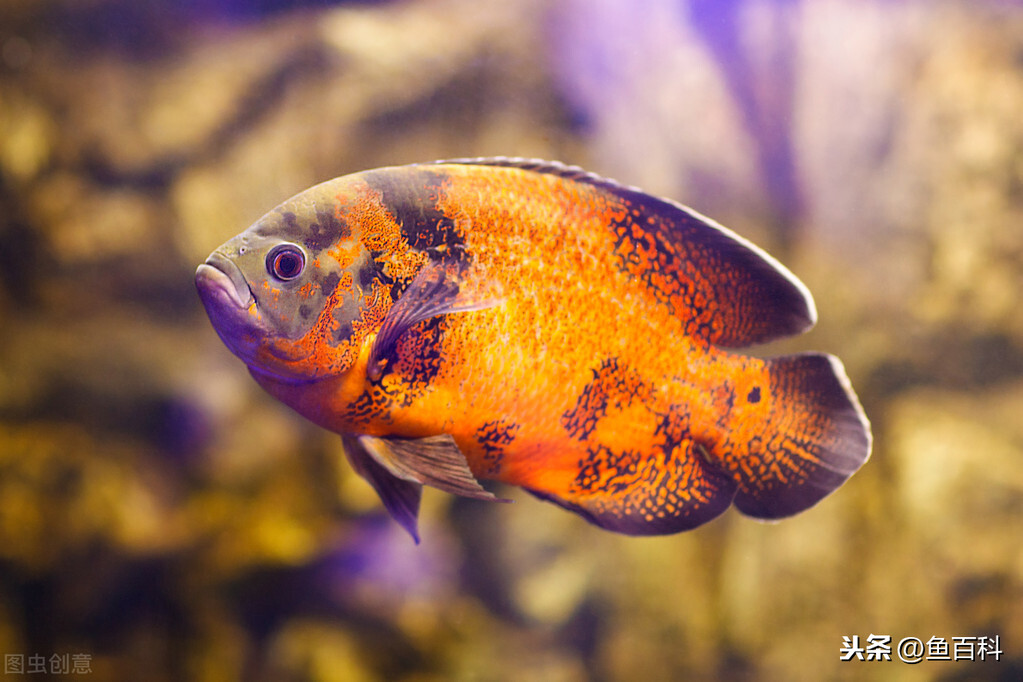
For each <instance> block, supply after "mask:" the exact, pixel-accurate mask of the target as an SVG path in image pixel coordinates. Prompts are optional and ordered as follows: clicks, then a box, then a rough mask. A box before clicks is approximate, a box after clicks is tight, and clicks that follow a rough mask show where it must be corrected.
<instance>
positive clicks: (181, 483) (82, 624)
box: [0, 0, 1023, 682]
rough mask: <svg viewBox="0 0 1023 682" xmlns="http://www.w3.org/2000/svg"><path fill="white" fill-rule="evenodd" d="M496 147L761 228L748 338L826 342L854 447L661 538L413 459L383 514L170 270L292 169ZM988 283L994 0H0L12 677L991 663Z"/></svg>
mask: <svg viewBox="0 0 1023 682" xmlns="http://www.w3.org/2000/svg"><path fill="white" fill-rule="evenodd" d="M495 155H504V156H526V157H540V158H547V159H557V160H561V161H565V162H568V163H572V164H578V165H581V166H583V167H584V168H586V169H588V170H592V171H595V172H598V173H600V174H602V175H606V176H609V177H612V178H615V179H617V180H620V181H622V182H624V183H627V184H630V185H637V186H640V187H643V188H644V189H645V190H647V191H649V192H651V193H654V194H658V195H662V196H668V197H671V198H673V199H676V200H678V201H681V202H682V203H685V204H687V205H690V206H692V207H693V208H695V209H696V210H698V211H700V212H702V213H705V214H707V215H709V216H712V217H713V218H715V219H717V220H719V221H720V222H722V223H723V224H725V225H727V226H729V227H730V228H732V229H733V230H735V231H737V232H739V233H740V234H742V235H744V236H746V237H748V238H750V239H751V240H753V241H754V242H756V243H758V244H760V245H762V246H764V247H765V248H767V250H769V251H770V252H771V253H773V254H774V255H776V256H777V257H778V258H779V259H780V260H782V261H783V262H784V263H786V265H788V266H789V267H790V268H791V269H792V270H793V271H794V272H795V273H796V274H797V275H798V276H799V277H800V278H802V279H803V281H804V282H805V283H806V284H807V285H808V287H809V288H810V290H811V291H812V292H813V293H814V296H815V299H816V302H817V306H818V310H819V313H820V321H819V323H818V325H817V327H816V328H815V329H814V330H813V331H812V332H810V333H809V334H807V335H804V336H802V337H799V338H796V339H791V340H787V341H785V342H779V343H775V344H772V345H771V346H770V347H765V348H762V349H757V352H763V353H764V354H781V353H788V352H795V351H799V350H806V349H818V350H824V351H827V352H830V353H834V354H836V355H838V356H839V357H840V358H842V360H843V361H844V362H845V365H846V368H847V370H848V373H849V375H850V377H851V379H852V381H853V385H854V386H855V387H856V389H857V392H858V393H859V396H860V398H861V400H862V402H863V404H864V407H865V409H866V411H867V413H868V415H869V417H870V418H871V421H872V423H873V428H874V438H875V445H874V454H873V456H872V458H871V460H870V461H869V462H868V463H867V464H866V465H865V466H864V467H863V469H862V470H861V471H860V472H859V473H858V474H856V475H855V476H854V477H853V478H852V479H851V480H850V481H849V482H848V483H847V484H846V485H845V486H844V487H842V488H841V489H840V490H839V491H838V492H837V493H835V494H834V495H832V496H831V497H829V498H827V499H826V500H824V501H823V502H822V503H821V504H820V505H818V506H817V507H814V508H813V509H811V510H809V511H807V512H805V513H803V514H801V515H799V516H797V517H794V518H791V519H788V520H785V521H783V522H781V523H777V524H764V523H759V522H756V521H753V520H750V519H747V518H744V517H742V516H741V515H739V514H738V513H736V512H734V511H730V512H728V513H726V514H725V515H724V516H722V517H721V518H719V519H717V520H715V521H713V522H711V523H709V524H707V525H705V526H703V527H701V528H699V529H697V530H694V531H692V532H689V533H684V534H680V535H675V536H667V537H659V538H630V537H625V536H619V535H615V534H612V533H608V532H605V531H602V530H600V529H598V528H596V527H592V526H589V525H587V524H586V523H585V522H584V521H583V520H582V519H580V518H579V517H577V516H575V515H573V514H569V513H566V512H565V511H563V510H561V509H559V508H557V507H555V506H553V505H550V504H545V503H541V502H539V501H537V500H535V499H533V498H532V497H530V496H529V495H528V494H526V493H524V492H523V491H521V490H517V489H501V491H500V494H501V495H503V496H507V497H511V498H512V499H513V500H515V503H514V504H511V505H488V504H485V503H481V502H476V501H472V500H462V499H456V498H454V497H452V496H450V495H446V494H443V493H440V492H438V491H433V490H431V491H428V492H427V493H426V494H425V495H424V501H423V504H424V508H423V513H422V514H421V531H422V536H423V542H422V544H421V545H419V546H418V547H417V546H415V545H414V544H413V543H412V541H411V540H410V539H409V537H408V536H407V535H406V534H405V533H404V531H402V529H401V528H400V527H399V526H398V525H397V524H395V523H393V522H392V521H391V520H390V519H389V518H388V517H387V515H386V512H385V511H384V509H383V507H382V505H381V504H380V502H379V500H378V499H377V497H376V495H375V494H374V493H373V491H372V489H371V488H370V487H369V486H368V485H366V484H365V483H364V482H363V481H362V480H361V479H359V478H358V477H357V476H356V475H355V473H354V472H353V471H352V470H351V469H350V468H349V466H348V465H347V463H346V462H345V461H344V457H343V452H342V450H341V441H340V438H338V437H337V436H336V435H334V434H330V433H328V432H326V431H323V430H321V429H318V428H316V427H315V426H313V425H311V424H309V423H307V422H306V421H304V420H303V419H302V418H300V417H298V416H297V415H295V414H293V413H291V412H290V411H289V410H288V409H287V408H285V407H284V406H282V405H280V404H278V403H277V402H276V401H274V400H273V399H272V398H270V397H269V396H267V395H264V394H263V393H262V392H261V391H260V389H259V388H258V387H257V385H256V384H255V382H253V381H252V379H251V378H250V377H249V375H248V373H247V371H246V370H245V367H244V366H243V364H242V363H241V362H239V361H238V360H237V359H236V358H234V357H233V356H232V355H231V354H230V353H229V351H228V350H227V349H226V348H225V347H224V346H223V344H222V343H221V342H220V340H219V339H218V338H217V336H216V334H215V333H214V331H213V329H212V327H211V326H210V324H209V321H208V320H207V318H206V315H205V313H204V311H203V309H202V307H201V305H200V302H199V299H198V297H197V296H196V292H195V289H194V285H193V273H194V270H195V267H196V265H197V264H198V263H200V262H202V261H203V260H204V259H205V258H206V256H207V255H208V254H209V252H210V251H211V250H212V249H213V248H215V247H216V246H217V245H219V244H221V243H222V242H223V241H225V240H226V239H228V238H229V237H231V236H233V235H235V234H237V233H238V232H240V231H241V230H243V229H244V228H245V227H247V226H248V225H249V224H250V223H251V222H253V221H254V220H255V219H257V218H258V217H259V216H260V215H262V214H263V213H264V212H266V211H268V210H269V209H271V208H272V207H273V206H275V205H276V204H278V203H280V202H281V201H283V200H284V199H286V198H287V197H289V196H291V195H292V194H294V193H296V192H298V191H300V190H303V189H305V188H306V187H308V186H310V185H312V184H315V183H317V182H319V181H322V180H326V179H329V178H332V177H335V176H338V175H343V174H346V173H350V172H355V171H359V170H364V169H368V168H373V167H378V166H383V165H391V164H403V163H411V162H416V161H428V160H433V159H441V158H453V157H463V156H495ZM1021 288H1023V3H1020V2H1011V1H1009V0H1002V1H998V0H937V1H933V0H865V1H864V0H718V1H713V0H651V1H649V2H630V1H629V0H553V1H546V2H545V1H542V0H515V1H514V2H480V1H478V0H391V1H385V0H379V1H376V2H326V1H315V0H306V1H304V2H303V1H299V0H258V1H256V2H245V1H244V0H182V1H181V2H174V3H171V2H162V1H161V0H3V3H2V4H0V653H2V654H4V665H5V677H6V675H7V674H10V675H11V677H12V678H17V677H19V676H21V675H22V674H24V676H26V677H35V678H37V679H45V678H46V676H47V675H50V676H51V677H63V674H62V671H61V670H58V666H59V664H58V662H57V661H58V659H54V658H52V657H54V656H57V657H59V656H66V655H72V656H74V655H79V661H82V660H85V662H86V663H87V664H88V669H89V672H88V673H87V674H88V675H89V676H90V677H91V679H96V680H142V679H144V680H151V681H155V682H159V681H162V680H257V681H262V680H317V681H324V682H332V681H342V680H343V681H345V682H364V681H366V682H369V681H376V680H402V681H407V682H412V681H415V682H427V681H429V680H549V681H575V680H600V681H609V682H610V681H616V680H859V679H868V678H869V679H889V680H906V681H914V680H948V681H957V680H982V679H983V680H1014V681H1018V680H1020V679H1021V678H1023V543H1021V539H1023V416H1021V415H1023V312H1021V309H1020V297H1019V292H1020V290H1021ZM872 635H881V636H889V637H890V642H889V644H890V659H891V660H857V658H856V657H855V656H853V657H852V660H849V661H841V660H840V658H841V657H842V655H843V652H844V653H845V654H846V655H847V654H848V653H849V647H850V645H851V643H852V642H853V641H854V640H853V637H856V638H858V639H857V640H855V641H859V642H860V644H861V645H862V646H864V647H865V648H866V645H867V643H868V640H869V638H870V637H871V636H872ZM914 637H915V638H918V639H919V640H920V641H921V642H922V643H924V644H925V645H926V644H927V643H928V641H929V640H931V638H932V637H933V638H942V639H944V640H946V641H947V642H948V643H949V647H950V648H949V653H950V659H952V660H947V661H942V660H937V659H938V656H931V657H927V656H925V657H924V658H925V660H921V661H919V662H918V663H908V662H904V661H903V660H900V654H902V653H905V652H904V651H903V650H902V649H900V648H899V646H898V645H899V644H900V642H902V641H903V640H905V639H906V638H914ZM994 637H997V638H998V639H997V640H994V639H993V638H994ZM955 638H961V640H960V641H958V642H957V641H956V639H955ZM970 638H972V639H970ZM978 638H982V639H978ZM983 638H988V639H983ZM870 641H877V640H870ZM978 641H986V642H988V643H989V644H997V650H998V651H999V652H1000V653H999V654H997V655H996V654H994V653H991V652H989V653H987V655H984V652H983V651H980V650H979V649H978V648H977V646H976V644H977V642H978ZM955 647H959V648H958V649H955ZM882 648H883V647H882ZM967 648H969V653H970V656H971V657H972V658H973V660H963V659H965V658H966V657H967V651H966V649H967ZM954 649H955V650H954ZM936 651H938V650H937V648H935V649H934V650H933V651H932V650H930V649H928V650H927V653H934V652H936ZM871 653H873V654H877V653H878V648H877V647H875V648H874V650H873V651H872V652H871ZM953 653H954V654H955V656H951V654H953ZM34 656H41V657H43V658H44V659H45V664H44V665H43V666H42V667H44V668H46V672H42V671H41V670H40V671H39V672H38V673H31V672H30V666H31V665H32V664H33V663H35V664H37V665H38V664H39V659H38V658H37V659H34V660H33V658H32V657H34ZM19 657H20V658H19ZM83 657H84V658H83ZM982 657H983V658H984V659H985V660H980V659H981V658H982ZM882 658H883V657H882ZM956 658H958V659H960V660H954V659H956ZM19 661H20V664H22V665H24V671H23V673H18V672H17V671H16V670H15V669H14V668H12V667H11V666H14V667H15V668H16V667H17V666H18V665H19ZM80 672H82V671H80Z"/></svg>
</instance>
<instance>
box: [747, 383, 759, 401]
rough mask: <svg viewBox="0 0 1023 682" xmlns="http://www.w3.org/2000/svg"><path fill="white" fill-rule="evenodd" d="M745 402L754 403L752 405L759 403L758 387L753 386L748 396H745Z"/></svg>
mask: <svg viewBox="0 0 1023 682" xmlns="http://www.w3.org/2000/svg"><path fill="white" fill-rule="evenodd" d="M746 400H747V401H748V402H751V403H754V404H755V403H759V402H760V387H759V386H754V387H753V390H752V391H750V392H749V395H748V396H746Z"/></svg>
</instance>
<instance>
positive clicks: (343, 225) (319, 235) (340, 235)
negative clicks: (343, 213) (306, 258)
mask: <svg viewBox="0 0 1023 682" xmlns="http://www.w3.org/2000/svg"><path fill="white" fill-rule="evenodd" d="M351 236H352V230H351V228H350V227H349V226H348V223H347V222H345V221H344V220H339V219H338V218H337V216H336V215H334V212H333V211H317V212H316V220H315V222H311V223H309V225H308V227H307V228H306V237H305V240H304V242H303V243H304V244H305V246H306V248H308V249H312V250H314V251H322V250H324V249H326V248H327V247H329V246H331V245H333V244H336V243H337V242H339V241H341V240H343V239H349V238H351Z"/></svg>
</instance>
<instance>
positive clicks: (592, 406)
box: [561, 357, 650, 440]
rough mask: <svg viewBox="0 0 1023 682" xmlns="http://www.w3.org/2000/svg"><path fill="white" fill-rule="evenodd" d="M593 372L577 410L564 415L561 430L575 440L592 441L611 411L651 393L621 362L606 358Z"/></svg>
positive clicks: (636, 374) (578, 399)
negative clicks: (591, 436)
mask: <svg viewBox="0 0 1023 682" xmlns="http://www.w3.org/2000/svg"><path fill="white" fill-rule="evenodd" d="M591 371H592V372H593V379H592V380H591V381H590V382H589V383H588V384H586V386H585V387H583V390H582V392H581V393H580V394H579V397H578V398H577V399H576V404H575V406H574V407H572V409H570V410H567V411H566V412H565V413H564V414H562V415H561V426H562V427H563V428H564V429H565V431H567V432H568V435H569V436H570V437H571V438H574V439H575V440H586V439H587V438H589V436H590V434H591V433H593V430H594V429H596V428H597V423H598V422H599V421H600V420H601V419H602V418H603V417H604V416H606V415H607V413H608V410H609V409H610V408H615V409H623V408H625V407H628V406H629V405H631V404H632V403H633V401H636V400H640V401H642V400H645V399H646V398H647V397H648V396H649V393H650V388H649V387H648V386H647V385H646V384H645V383H644V382H643V380H642V378H641V377H640V376H639V374H638V373H637V372H636V371H635V370H633V369H630V368H628V367H625V366H623V365H621V364H620V362H619V360H618V358H615V357H612V358H607V359H605V360H604V361H602V362H601V364H600V366H599V367H598V368H597V369H592V370H591Z"/></svg>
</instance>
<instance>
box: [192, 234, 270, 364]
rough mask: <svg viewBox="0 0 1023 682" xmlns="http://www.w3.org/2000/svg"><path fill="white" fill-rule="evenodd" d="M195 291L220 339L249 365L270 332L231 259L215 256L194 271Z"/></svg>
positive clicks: (249, 290)
mask: <svg viewBox="0 0 1023 682" xmlns="http://www.w3.org/2000/svg"><path fill="white" fill-rule="evenodd" d="M195 288H196V289H198V291H199V298H200V299H202V304H203V306H204V307H205V308H206V314H207V315H209V318H210V322H212V323H213V328H214V329H215V330H216V331H217V336H219V337H220V339H221V340H222V341H223V342H224V345H226V346H227V347H228V348H229V349H230V350H231V352H232V353H234V354H235V355H237V356H238V357H239V358H241V359H242V360H244V361H246V362H249V360H251V358H252V357H253V356H254V354H255V352H256V349H257V347H258V345H259V343H260V341H261V340H262V339H263V338H264V337H266V335H267V330H266V329H265V328H264V327H263V323H262V321H261V319H260V317H259V314H258V311H256V310H255V309H254V303H255V300H256V299H255V296H254V295H253V293H252V289H250V288H249V284H248V282H247V281H246V280H245V276H244V275H243V274H242V271H241V270H240V269H239V268H238V266H237V265H235V263H234V262H233V261H232V260H231V259H230V258H228V257H227V256H225V255H224V254H222V253H218V252H214V253H212V254H211V255H210V257H209V258H207V259H206V262H205V263H203V264H202V265H200V266H199V267H198V269H197V270H196V271H195Z"/></svg>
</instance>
